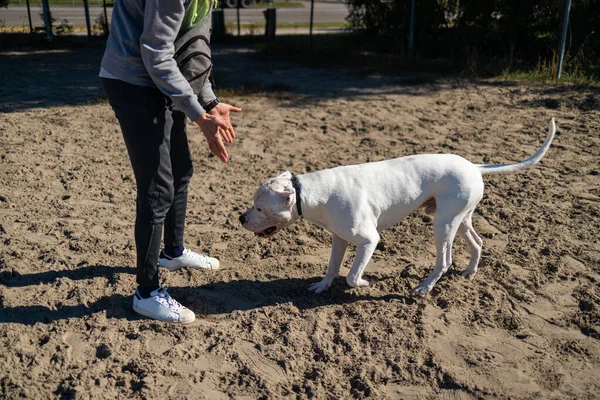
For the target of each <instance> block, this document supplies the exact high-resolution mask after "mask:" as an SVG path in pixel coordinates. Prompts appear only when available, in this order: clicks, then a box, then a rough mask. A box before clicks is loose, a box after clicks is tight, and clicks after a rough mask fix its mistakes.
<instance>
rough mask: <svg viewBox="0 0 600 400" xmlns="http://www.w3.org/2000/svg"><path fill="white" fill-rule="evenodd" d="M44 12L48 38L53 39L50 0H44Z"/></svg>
mask: <svg viewBox="0 0 600 400" xmlns="http://www.w3.org/2000/svg"><path fill="white" fill-rule="evenodd" d="M42 8H43V13H44V25H45V26H46V40H52V16H51V14H50V5H49V4H48V0H42Z"/></svg>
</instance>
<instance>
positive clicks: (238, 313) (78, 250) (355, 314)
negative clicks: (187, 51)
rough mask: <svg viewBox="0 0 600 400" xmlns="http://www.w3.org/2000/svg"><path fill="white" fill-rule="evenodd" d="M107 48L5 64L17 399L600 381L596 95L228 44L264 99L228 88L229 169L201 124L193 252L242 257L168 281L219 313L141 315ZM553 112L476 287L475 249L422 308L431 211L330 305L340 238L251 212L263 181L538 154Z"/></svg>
mask: <svg viewBox="0 0 600 400" xmlns="http://www.w3.org/2000/svg"><path fill="white" fill-rule="evenodd" d="M5 56H6V57H8V58H6V57H5ZM100 56H101V49H95V48H92V49H77V50H76V51H75V50H70V51H63V52H57V51H52V52H44V51H22V52H18V51H16V52H15V51H13V52H11V53H10V54H3V55H2V58H3V60H8V59H10V61H11V62H10V63H8V62H3V63H2V64H0V75H2V76H3V77H5V79H4V80H3V82H4V84H3V87H2V89H1V92H0V95H2V97H3V98H4V99H8V100H7V101H6V100H3V103H2V104H1V105H0V110H1V111H2V114H0V152H1V159H0V165H1V169H0V241H1V242H0V243H1V244H0V322H1V325H0V347H1V348H2V349H3V350H2V351H1V352H0V361H1V363H0V364H1V365H2V367H1V368H2V370H1V372H0V394H1V397H3V398H17V397H29V398H49V397H53V396H55V397H60V398H116V397H122V398H135V397H140V398H158V397H166V398H176V397H178V398H199V397H205V398H211V399H213V398H216V399H219V398H223V399H225V398H231V397H234V398H281V397H292V398H305V397H307V398H310V397H314V398H349V397H356V398H362V397H369V396H371V397H375V398H440V397H443V398H460V399H471V398H509V397H510V398H520V399H521V398H532V399H533V398H565V397H572V398H584V399H585V398H589V399H591V398H595V397H596V396H597V393H598V392H600V384H599V383H598V382H600V368H598V367H599V366H600V341H599V340H600V337H599V334H600V289H599V285H598V283H599V282H600V267H599V265H600V242H599V237H598V232H599V231H600V215H599V211H598V210H599V205H600V177H599V172H600V161H599V160H600V139H599V138H598V132H599V131H600V113H599V112H598V108H597V107H594V106H593V105H594V104H595V103H594V101H595V100H594V99H597V98H598V93H597V92H592V91H590V90H586V89H578V88H572V87H568V86H559V87H545V86H536V85H528V84H521V83H512V82H494V81H481V82H473V81H447V80H444V81H432V82H430V83H421V84H411V83H409V82H410V79H404V78H402V77H381V76H359V77H357V76H355V75H353V74H352V73H351V71H326V70H316V69H307V68H298V67H296V66H293V65H286V64H269V63H262V64H255V63H254V59H253V57H252V54H251V52H249V51H243V49H238V48H221V49H217V51H216V55H215V64H216V65H217V66H218V68H217V69H218V70H219V73H218V75H217V78H218V79H219V81H220V82H221V87H222V88H225V89H232V88H239V87H240V86H244V87H246V88H248V87H250V88H254V89H253V90H249V91H246V92H244V93H247V94H244V95H243V96H230V97H228V98H225V99H224V100H226V101H228V102H230V103H232V104H235V105H238V106H241V107H243V108H244V113H243V115H242V116H240V117H238V118H236V125H237V127H236V129H237V132H238V134H239V138H238V139H237V140H236V142H235V143H234V144H233V145H231V146H230V147H229V150H230V155H231V161H230V163H229V164H227V165H224V164H222V163H220V162H219V161H218V160H217V159H216V158H214V157H211V156H209V154H208V150H207V147H206V145H205V141H204V139H203V137H202V136H201V134H200V132H199V130H198V129H197V128H195V127H193V126H191V125H190V145H191V149H192V154H193V157H194V163H195V171H196V172H195V176H194V178H193V180H192V183H191V189H190V190H191V192H190V201H189V211H188V219H187V244H188V245H189V246H190V247H194V248H196V249H199V250H201V251H206V252H208V253H210V254H211V255H213V256H216V257H219V258H220V260H221V265H222V266H224V268H223V270H221V271H217V272H203V271H190V270H181V271H177V272H171V273H162V280H163V283H164V285H165V286H166V287H168V288H169V290H170V292H171V293H172V294H173V296H174V297H175V298H176V299H178V300H180V301H181V302H182V303H183V304H185V305H187V306H189V307H190V308H191V309H192V310H194V311H195V312H196V314H197V315H198V316H199V318H198V320H197V322H195V323H194V324H193V325H192V326H188V327H178V326H170V325H165V324H161V323H155V322H152V321H149V320H145V319H141V318H138V317H137V316H136V314H135V313H134V312H133V311H132V310H131V301H132V299H131V295H132V292H133V288H134V285H135V283H134V280H135V278H134V275H133V272H134V268H133V267H134V264H133V262H134V258H135V257H134V243H133V222H134V199H135V188H134V185H135V183H134V180H133V174H132V172H131V169H130V166H129V160H128V158H127V155H126V150H125V146H124V144H123V140H122V137H121V134H120V131H119V127H118V124H117V121H116V120H115V118H114V115H113V113H112V111H111V110H110V107H109V106H108V105H107V104H106V103H105V102H102V101H101V102H97V100H96V99H97V98H98V97H100V96H101V92H100V89H99V82H98V80H97V78H96V74H97V62H98V60H99V58H100ZM32 61H35V62H32ZM11 71H12V72H11ZM16 71H19V74H17V72H16ZM36 71H37V72H38V73H39V74H34V72H36ZM84 83H85V84H84ZM65 84H69V85H68V86H65ZM227 92H232V91H231V90H228V91H227ZM227 92H226V93H227ZM550 117H555V118H556V121H557V125H558V130H559V132H558V135H557V137H556V139H555V141H554V143H553V145H552V147H551V149H550V150H549V152H548V154H547V155H546V156H545V158H544V160H543V161H542V162H541V164H540V165H539V166H537V167H536V168H534V169H531V170H528V171H527V172H524V173H521V174H518V175H510V176H493V177H487V178H486V179H485V181H486V186H487V187H486V194H485V197H484V199H483V201H482V202H481V204H480V206H479V208H478V209H477V212H476V215H475V216H474V218H473V219H474V225H475V228H476V229H477V231H478V232H479V233H480V235H481V236H482V238H483V239H484V257H483V259H482V261H481V264H480V270H479V272H478V274H477V276H476V277H475V279H474V280H473V281H467V280H464V279H463V278H462V277H460V275H459V274H458V272H459V271H461V270H462V269H464V268H465V267H466V265H467V261H468V251H467V249H466V246H465V245H464V243H462V242H461V241H458V242H457V244H456V245H455V253H456V255H455V261H454V266H453V267H452V269H451V272H450V273H449V274H448V275H447V276H445V277H444V278H443V279H442V280H441V281H440V282H439V284H438V285H437V286H436V289H435V290H434V291H433V293H431V295H429V296H428V297H426V298H425V299H417V300H415V299H413V298H411V297H409V293H410V290H411V289H412V288H413V287H415V286H416V285H417V284H418V282H419V281H420V280H421V279H423V278H424V277H425V276H427V275H428V273H429V272H430V270H431V268H432V266H433V263H434V247H433V235H432V231H431V221H432V219H431V217H430V216H427V215H425V214H424V213H423V211H419V212H417V213H415V214H414V215H411V216H410V217H408V218H407V219H406V220H404V221H402V222H401V223H400V224H398V225H397V226H395V227H393V228H392V229H389V230H387V231H385V232H383V234H382V242H381V244H380V245H379V246H378V248H377V250H376V251H375V255H374V257H373V260H372V262H371V264H370V265H369V266H368V268H367V274H368V275H369V276H370V277H371V278H375V279H376V280H377V283H376V284H375V285H374V286H373V287H370V288H362V289H351V288H349V287H348V286H347V285H346V283H345V280H344V279H342V278H341V279H338V280H337V281H335V282H334V284H333V286H332V287H331V289H330V290H329V291H327V292H326V293H324V294H322V295H314V294H313V293H310V292H308V291H307V287H308V286H309V284H311V283H313V282H316V281H318V280H320V279H321V277H322V276H323V275H324V274H325V271H326V268H327V262H328V257H329V251H330V237H329V234H328V233H327V232H324V231H323V230H321V229H319V228H317V227H315V226H312V225H310V224H309V223H307V222H301V223H299V224H297V225H295V226H292V227H290V228H289V229H286V230H285V231H283V232H281V233H280V234H278V235H277V236H276V237H274V238H273V239H271V240H268V241H263V240H258V239H256V238H254V237H253V235H252V234H250V233H249V232H247V231H245V230H243V229H242V228H241V227H240V226H239V224H238V222H237V218H238V215H239V213H240V212H241V211H242V210H244V209H245V208H246V207H247V206H248V205H249V202H250V201H251V199H252V193H253V191H254V190H255V188H256V187H257V185H258V184H259V183H261V182H262V181H263V180H265V179H266V178H269V177H272V176H274V175H276V174H279V173H281V172H282V171H285V170H290V171H292V172H294V173H303V172H308V171H315V170H319V169H323V168H329V167H334V166H337V165H347V164H356V163H362V162H367V161H378V160H383V159H388V158H393V157H398V156H404V155H408V154H413V153H426V152H428V153H456V154H459V155H462V156H464V157H465V158H467V159H469V160H471V161H473V162H478V163H506V162H514V161H520V160H522V159H524V158H526V157H528V156H529V155H531V154H533V153H534V151H535V150H536V149H537V148H538V147H539V146H540V144H541V142H542V141H543V138H544V137H545V135H546V133H547V131H546V129H547V124H548V120H549V119H550ZM353 255H354V253H353V249H349V252H348V255H347V257H346V260H345V262H344V268H343V271H347V267H348V266H349V265H350V262H351V261H352V259H353Z"/></svg>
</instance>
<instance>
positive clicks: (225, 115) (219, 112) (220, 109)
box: [209, 103, 242, 143]
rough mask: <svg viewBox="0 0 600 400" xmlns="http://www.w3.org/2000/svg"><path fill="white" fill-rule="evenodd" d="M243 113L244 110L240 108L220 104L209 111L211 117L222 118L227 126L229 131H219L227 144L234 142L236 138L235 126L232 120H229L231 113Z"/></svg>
mask: <svg viewBox="0 0 600 400" xmlns="http://www.w3.org/2000/svg"><path fill="white" fill-rule="evenodd" d="M232 111H233V112H241V111H242V109H241V108H239V107H234V106H232V105H230V104H225V103H219V104H217V105H216V106H215V108H213V109H212V110H210V111H209V113H210V114H211V115H214V116H218V117H221V119H222V120H223V122H225V124H226V125H227V129H219V133H220V134H221V136H223V139H224V140H225V141H226V142H227V143H231V142H233V138H235V130H234V129H233V125H231V120H230V119H229V113H230V112H232Z"/></svg>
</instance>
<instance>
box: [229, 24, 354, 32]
mask: <svg viewBox="0 0 600 400" xmlns="http://www.w3.org/2000/svg"><path fill="white" fill-rule="evenodd" d="M346 27H347V24H346V23H345V22H316V23H313V28H339V29H343V28H346ZM225 28H226V29H227V30H230V31H237V23H235V22H228V23H226V24H225ZM240 28H241V29H244V30H256V29H265V23H262V22H261V23H259V24H240ZM277 28H279V29H287V28H310V23H301V24H295V23H291V22H284V23H278V24H277Z"/></svg>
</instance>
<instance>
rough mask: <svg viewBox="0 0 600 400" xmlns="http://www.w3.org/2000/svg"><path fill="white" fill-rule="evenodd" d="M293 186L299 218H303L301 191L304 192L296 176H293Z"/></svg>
mask: <svg viewBox="0 0 600 400" xmlns="http://www.w3.org/2000/svg"><path fill="white" fill-rule="evenodd" d="M292 186H293V187H294V190H295V191H296V207H297V208H298V216H300V217H301V216H302V205H301V204H300V190H302V185H300V182H298V177H297V176H296V175H292Z"/></svg>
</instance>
